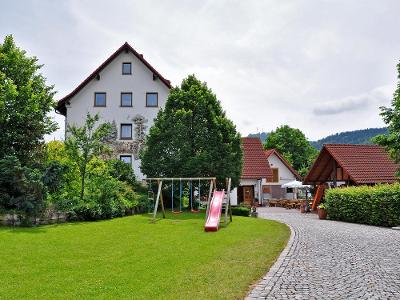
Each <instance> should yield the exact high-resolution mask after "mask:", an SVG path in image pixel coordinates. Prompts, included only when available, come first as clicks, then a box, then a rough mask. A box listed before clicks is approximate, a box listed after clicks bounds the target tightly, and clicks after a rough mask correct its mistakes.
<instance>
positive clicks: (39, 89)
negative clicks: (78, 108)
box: [0, 35, 57, 164]
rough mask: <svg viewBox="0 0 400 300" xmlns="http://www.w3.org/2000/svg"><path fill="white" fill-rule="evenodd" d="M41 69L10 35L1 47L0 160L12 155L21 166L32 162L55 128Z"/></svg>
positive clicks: (49, 89) (50, 95) (51, 92)
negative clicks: (45, 137)
mask: <svg viewBox="0 0 400 300" xmlns="http://www.w3.org/2000/svg"><path fill="white" fill-rule="evenodd" d="M41 67H42V65H39V64H38V60H37V58H36V57H28V56H27V55H26V52H25V51H24V50H22V49H20V48H18V47H17V46H16V45H15V43H14V40H13V37H12V36H11V35H9V36H6V38H5V39H4V42H3V44H0V159H1V158H4V157H6V156H9V155H15V156H16V157H17V158H18V159H19V160H20V161H21V163H22V164H27V163H30V162H32V161H33V158H35V154H36V153H37V150H39V149H40V146H41V145H42V144H43V137H44V135H45V134H49V133H51V132H53V131H54V130H55V129H56V128H57V127H56V124H55V123H54V122H53V120H52V119H51V117H50V116H49V114H48V113H49V112H50V111H51V110H52V108H53V106H54V100H53V96H54V93H55V92H54V90H53V86H49V85H47V84H46V79H45V78H44V77H43V75H42V74H40V73H39V70H40V68H41Z"/></svg>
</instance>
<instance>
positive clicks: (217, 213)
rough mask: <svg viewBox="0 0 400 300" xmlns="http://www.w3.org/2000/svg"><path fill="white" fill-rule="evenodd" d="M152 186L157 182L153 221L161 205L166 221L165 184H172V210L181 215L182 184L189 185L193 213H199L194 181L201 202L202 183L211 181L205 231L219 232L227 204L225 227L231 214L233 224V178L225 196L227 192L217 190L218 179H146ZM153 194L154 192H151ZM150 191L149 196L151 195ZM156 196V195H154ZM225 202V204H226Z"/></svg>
mask: <svg viewBox="0 0 400 300" xmlns="http://www.w3.org/2000/svg"><path fill="white" fill-rule="evenodd" d="M145 180H146V181H147V182H148V183H149V184H150V185H151V182H152V181H155V182H157V186H158V188H157V196H156V198H155V204H154V210H153V218H152V221H153V222H155V221H156V216H157V211H158V206H159V205H160V204H161V210H162V217H163V218H164V219H165V217H166V216H165V209H164V201H163V195H162V188H163V182H171V208H172V212H173V213H180V212H181V211H182V182H185V181H186V182H188V183H189V206H190V210H191V212H199V210H196V209H195V207H194V205H193V202H194V198H195V195H194V194H195V193H194V190H193V181H198V186H197V198H198V200H199V203H200V200H201V182H202V181H209V182H210V184H209V191H208V198H207V209H206V224H205V227H204V229H205V231H217V230H218V228H219V223H220V219H221V213H222V208H223V206H224V204H225V218H224V224H225V226H226V225H227V224H228V213H229V221H230V222H232V211H231V202H230V193H229V191H230V189H231V178H228V179H227V180H226V185H227V189H226V190H227V191H228V192H227V193H226V195H225V190H222V191H217V189H216V178H215V177H188V178H163V177H160V178H146V179H145ZM178 181H179V211H175V210H174V192H175V188H174V187H175V185H176V184H175V185H174V182H175V183H176V182H178ZM151 192H152V191H151ZM151 192H150V190H149V195H150V194H151ZM153 195H154V193H153ZM224 200H225V203H224Z"/></svg>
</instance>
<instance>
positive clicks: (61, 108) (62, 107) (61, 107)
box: [56, 42, 171, 115]
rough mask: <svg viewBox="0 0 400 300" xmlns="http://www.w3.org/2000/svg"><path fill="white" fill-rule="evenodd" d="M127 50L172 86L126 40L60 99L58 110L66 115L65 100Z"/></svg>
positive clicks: (169, 83) (169, 86)
mask: <svg viewBox="0 0 400 300" xmlns="http://www.w3.org/2000/svg"><path fill="white" fill-rule="evenodd" d="M123 51H127V52H131V53H133V55H135V56H136V57H137V58H138V59H139V60H140V61H141V62H142V63H143V64H144V65H145V66H146V67H147V68H148V69H149V70H150V71H151V72H153V75H154V76H155V77H157V78H159V79H160V80H161V82H162V83H164V84H165V85H166V86H167V87H168V88H169V89H170V88H171V82H170V81H169V80H167V79H165V78H164V77H163V76H162V75H161V74H160V73H158V71H157V70H156V69H154V68H153V67H152V66H151V65H150V64H149V63H148V62H147V60H145V59H144V57H143V54H139V53H138V52H137V51H136V50H135V49H133V47H132V46H131V45H129V44H128V43H127V42H125V43H124V44H123V45H122V46H121V47H119V48H118V49H117V51H115V52H114V53H113V54H112V55H111V56H110V57H109V58H107V60H106V61H105V62H103V63H102V64H101V65H100V66H99V67H98V68H97V69H96V70H94V71H93V73H92V74H90V75H89V76H88V77H87V78H86V79H85V80H84V81H82V82H81V83H80V84H79V85H78V86H77V87H76V88H75V89H74V90H73V91H72V92H71V93H69V94H68V95H67V96H65V97H64V98H62V99H61V100H59V101H58V103H57V107H56V110H57V111H58V112H60V113H61V114H63V115H65V113H66V109H65V102H66V101H68V100H69V99H71V98H72V97H73V96H75V95H76V94H77V93H78V92H79V91H80V90H81V89H83V88H84V87H85V86H86V85H87V84H88V83H89V82H90V81H92V80H93V79H95V78H96V76H97V75H98V74H99V73H100V72H101V71H102V70H103V69H104V68H105V67H106V66H108V65H109V64H110V63H111V62H112V61H113V60H114V59H115V58H116V57H117V56H118V55H119V54H120V53H121V52H123Z"/></svg>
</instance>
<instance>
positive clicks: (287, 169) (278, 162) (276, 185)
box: [263, 149, 301, 199]
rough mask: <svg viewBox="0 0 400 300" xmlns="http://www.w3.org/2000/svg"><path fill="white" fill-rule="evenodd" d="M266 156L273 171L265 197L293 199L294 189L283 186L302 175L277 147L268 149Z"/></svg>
mask: <svg viewBox="0 0 400 300" xmlns="http://www.w3.org/2000/svg"><path fill="white" fill-rule="evenodd" d="M265 156H266V158H267V160H268V163H269V166H270V168H271V171H272V181H271V182H268V184H267V185H266V186H265V187H264V191H263V192H264V199H292V198H293V190H292V189H289V188H282V187H281V186H282V184H285V183H288V182H290V181H293V180H300V179H301V177H300V175H299V174H298V173H297V172H296V170H295V169H293V167H292V166H291V165H290V164H289V162H288V161H287V160H286V159H285V158H284V157H283V156H282V155H281V154H280V153H279V152H278V151H276V150H275V149H270V150H266V151H265Z"/></svg>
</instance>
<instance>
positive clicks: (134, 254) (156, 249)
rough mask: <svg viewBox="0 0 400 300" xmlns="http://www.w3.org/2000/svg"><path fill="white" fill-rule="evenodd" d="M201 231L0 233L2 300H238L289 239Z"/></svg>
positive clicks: (132, 223) (129, 228)
mask: <svg viewBox="0 0 400 300" xmlns="http://www.w3.org/2000/svg"><path fill="white" fill-rule="evenodd" d="M203 225H204V215H192V214H182V215H174V216H172V215H168V219H165V220H160V221H158V222H156V224H151V223H150V222H149V217H148V216H147V215H144V216H132V217H126V218H119V219H114V220H108V221H101V222H91V223H90V222H87V223H67V224H62V225H50V226H42V227H39V228H17V229H12V228H0V262H1V264H0V295H1V297H0V298H5V299H23V298H25V299H28V298H29V299H35V298H36V299H38V298H40V299H61V298H62V299H75V298H79V299H87V298H100V299H110V298H114V299H115V298H129V299H237V298H241V297H243V296H244V295H245V294H246V292H247V290H248V288H249V285H250V284H252V283H253V282H254V281H256V280H258V279H259V278H260V277H261V276H262V275H263V274H264V273H265V272H266V271H267V270H268V268H269V267H270V266H271V265H272V263H273V262H274V261H275V260H276V258H277V256H278V255H279V253H280V252H281V250H282V249H283V248H284V246H285V245H286V242H287V240H288V238H289V229H288V228H287V227H286V226H285V225H283V224H280V223H277V222H274V221H267V220H260V219H254V218H245V217H234V220H233V223H231V224H230V225H229V226H228V227H227V228H222V229H221V230H219V231H218V232H214V233H205V232H204V231H203Z"/></svg>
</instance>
